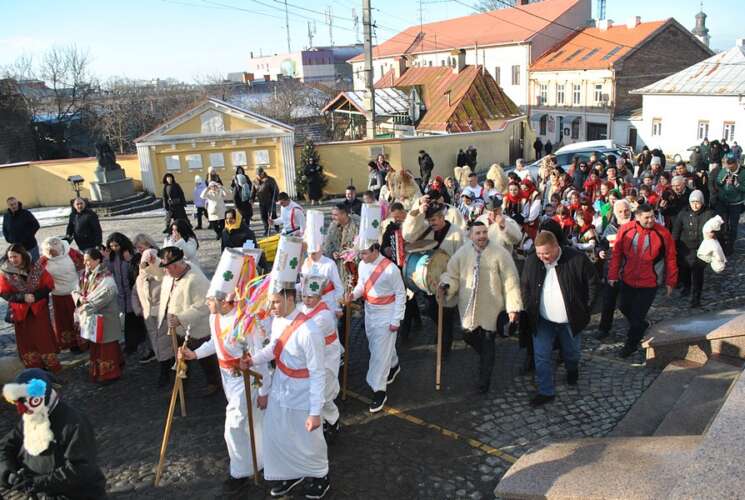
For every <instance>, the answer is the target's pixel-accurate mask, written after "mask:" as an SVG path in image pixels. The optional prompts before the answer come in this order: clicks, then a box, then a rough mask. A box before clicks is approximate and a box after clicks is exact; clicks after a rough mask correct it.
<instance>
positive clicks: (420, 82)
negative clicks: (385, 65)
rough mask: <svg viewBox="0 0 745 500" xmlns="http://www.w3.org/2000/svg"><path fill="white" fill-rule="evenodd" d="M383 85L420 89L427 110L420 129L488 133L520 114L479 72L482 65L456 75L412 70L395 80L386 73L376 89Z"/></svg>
mask: <svg viewBox="0 0 745 500" xmlns="http://www.w3.org/2000/svg"><path fill="white" fill-rule="evenodd" d="M387 83H391V85H386V84H387ZM386 86H390V87H395V88H398V89H408V88H411V87H417V88H418V89H419V91H420V92H421V96H422V100H423V101H424V105H425V108H426V110H425V112H424V116H423V117H422V119H421V120H420V121H419V123H418V124H417V129H419V130H432V131H442V132H444V131H450V132H470V131H474V130H491V129H492V127H493V126H494V124H495V123H496V122H497V121H503V120H504V119H505V118H507V119H509V118H514V117H516V116H519V115H520V114H521V113H520V110H519V109H518V107H517V106H516V105H515V103H513V102H512V101H511V100H510V98H509V97H507V95H506V94H505V93H504V92H503V91H502V89H501V88H499V85H497V83H496V82H495V81H494V78H493V77H492V76H491V75H490V74H489V73H488V72H482V67H481V66H466V67H465V68H463V70H462V71H460V72H459V73H454V72H453V69H452V68H449V67H447V66H440V67H414V68H409V69H408V70H406V72H405V73H404V74H403V75H401V76H400V77H399V78H397V79H395V81H394V78H393V73H392V72H388V73H386V74H385V75H384V76H383V78H381V79H380V80H378V82H376V84H375V88H384V87H386ZM448 93H449V94H450V98H449V101H448Z"/></svg>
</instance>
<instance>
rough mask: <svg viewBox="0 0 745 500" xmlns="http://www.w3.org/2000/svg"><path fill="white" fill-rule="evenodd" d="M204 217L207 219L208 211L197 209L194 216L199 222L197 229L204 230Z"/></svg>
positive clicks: (202, 208) (201, 208)
mask: <svg viewBox="0 0 745 500" xmlns="http://www.w3.org/2000/svg"><path fill="white" fill-rule="evenodd" d="M202 217H207V209H206V208H204V207H197V212H196V213H195V214H194V218H195V219H196V220H197V229H202Z"/></svg>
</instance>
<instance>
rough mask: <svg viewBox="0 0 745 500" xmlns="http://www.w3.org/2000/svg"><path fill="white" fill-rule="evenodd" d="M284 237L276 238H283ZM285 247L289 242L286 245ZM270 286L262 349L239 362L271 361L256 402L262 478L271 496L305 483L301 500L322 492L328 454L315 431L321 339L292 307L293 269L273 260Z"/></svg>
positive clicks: (320, 401) (291, 251)
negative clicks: (261, 413) (264, 390)
mask: <svg viewBox="0 0 745 500" xmlns="http://www.w3.org/2000/svg"><path fill="white" fill-rule="evenodd" d="M285 238H286V237H284V236H283V237H282V239H285ZM282 239H280V249H283V248H284V250H285V251H286V252H287V254H286V256H285V257H286V258H285V259H284V260H285V262H287V263H290V262H292V261H293V260H294V259H296V258H299V257H300V247H299V245H298V246H295V245H293V244H285V245H283V243H282ZM285 243H293V242H292V241H289V242H285ZM274 266H275V267H274V269H273V270H272V281H271V285H270V302H271V313H272V316H273V319H272V335H271V340H270V342H269V344H268V345H267V346H265V347H264V348H263V349H261V350H260V351H259V352H258V353H256V354H255V355H254V356H249V357H247V358H244V359H245V362H244V364H245V365H246V366H255V365H257V364H261V363H268V362H269V361H272V360H273V361H274V363H275V364H276V367H277V368H276V370H274V374H273V375H272V380H271V390H270V391H269V397H268V398H267V397H262V398H259V407H261V408H266V415H265V418H264V433H263V440H262V442H263V454H264V478H265V479H267V480H269V481H280V482H279V484H277V485H276V486H275V487H274V488H272V489H271V492H270V493H271V496H273V497H280V496H284V495H287V494H289V493H290V491H292V490H293V489H294V488H295V487H297V486H298V485H299V484H301V483H303V482H305V497H306V498H322V497H323V496H324V495H325V494H326V492H328V490H329V487H330V483H329V479H328V470H329V464H328V455H327V447H326V441H325V440H324V438H323V431H322V429H321V409H322V407H323V405H324V398H323V391H324V383H325V380H324V379H325V374H324V340H323V336H322V334H321V332H320V331H319V329H318V326H317V325H316V322H315V321H314V320H312V319H308V318H307V317H306V316H305V315H304V314H303V313H302V312H301V311H300V310H299V309H298V308H297V307H296V305H295V281H296V279H297V269H296V268H295V269H294V270H293V268H292V266H285V265H279V266H278V261H277V260H275V262H274Z"/></svg>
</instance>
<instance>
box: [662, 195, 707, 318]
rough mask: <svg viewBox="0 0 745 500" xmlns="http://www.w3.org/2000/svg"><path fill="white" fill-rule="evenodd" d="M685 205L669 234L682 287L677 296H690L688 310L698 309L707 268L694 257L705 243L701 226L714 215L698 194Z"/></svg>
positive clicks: (691, 197)
mask: <svg viewBox="0 0 745 500" xmlns="http://www.w3.org/2000/svg"><path fill="white" fill-rule="evenodd" d="M688 204H689V206H688V207H686V208H685V209H683V210H681V211H680V212H679V213H678V215H677V216H676V217H675V219H674V222H673V230H672V234H673V239H674V240H675V248H676V250H677V257H678V272H679V275H678V276H679V282H680V283H681V284H682V285H683V290H682V291H681V294H680V295H681V297H685V296H687V295H689V294H690V295H691V307H700V306H701V290H702V289H703V287H704V271H705V270H706V265H707V264H706V262H704V261H703V260H701V259H699V258H698V256H697V255H696V254H697V252H698V247H699V246H700V245H701V242H702V241H704V233H703V229H704V224H706V221H708V220H709V219H711V218H712V217H714V212H712V211H711V210H710V209H708V208H706V205H705V204H704V194H703V193H702V192H701V191H699V190H696V191H693V192H692V193H691V195H690V196H689V198H688Z"/></svg>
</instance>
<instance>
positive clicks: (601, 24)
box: [596, 19, 613, 31]
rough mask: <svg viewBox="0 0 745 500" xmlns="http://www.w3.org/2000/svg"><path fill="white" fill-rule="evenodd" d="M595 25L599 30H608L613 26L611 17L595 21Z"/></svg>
mask: <svg viewBox="0 0 745 500" xmlns="http://www.w3.org/2000/svg"><path fill="white" fill-rule="evenodd" d="M596 26H597V27H598V29H599V30H600V31H608V29H610V27H611V26H613V19H601V20H599V21H598V22H597V24H596Z"/></svg>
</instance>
